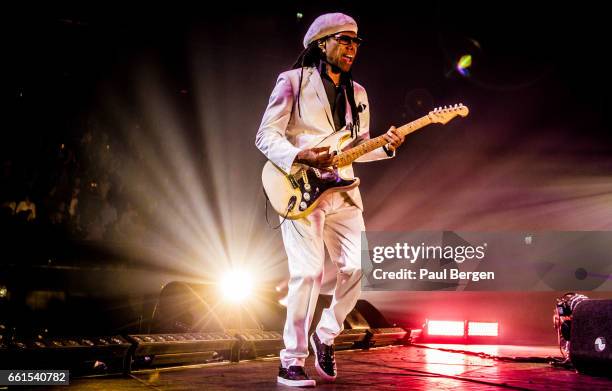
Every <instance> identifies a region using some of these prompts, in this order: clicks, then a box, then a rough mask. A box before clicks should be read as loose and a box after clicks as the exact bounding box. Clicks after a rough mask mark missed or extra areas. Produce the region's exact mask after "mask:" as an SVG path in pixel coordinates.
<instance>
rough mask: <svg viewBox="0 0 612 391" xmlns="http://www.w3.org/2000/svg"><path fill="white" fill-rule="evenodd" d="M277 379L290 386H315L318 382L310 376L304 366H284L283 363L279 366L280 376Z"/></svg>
mask: <svg viewBox="0 0 612 391" xmlns="http://www.w3.org/2000/svg"><path fill="white" fill-rule="evenodd" d="M276 381H277V382H278V383H280V384H284V385H286V386H290V387H314V386H316V385H317V383H316V382H315V381H314V380H313V379H310V378H309V377H308V375H307V374H306V371H304V367H299V366H291V367H289V368H283V366H282V365H281V366H280V367H279V368H278V377H277V378H276Z"/></svg>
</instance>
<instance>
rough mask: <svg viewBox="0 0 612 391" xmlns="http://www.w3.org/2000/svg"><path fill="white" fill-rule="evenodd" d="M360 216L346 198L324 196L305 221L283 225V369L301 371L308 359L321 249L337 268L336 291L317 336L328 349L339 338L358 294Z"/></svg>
mask: <svg viewBox="0 0 612 391" xmlns="http://www.w3.org/2000/svg"><path fill="white" fill-rule="evenodd" d="M364 230H365V226H364V223H363V216H362V212H361V210H360V209H359V208H357V207H356V206H355V205H354V204H353V203H352V202H351V201H350V199H349V198H348V196H347V195H346V194H345V193H338V192H336V193H331V194H328V195H326V196H325V197H323V198H322V199H321V201H320V203H319V205H317V207H316V208H315V209H314V210H313V211H312V213H310V214H309V215H308V216H307V217H305V218H303V219H300V220H294V221H293V224H292V222H291V221H289V220H287V221H285V222H284V223H283V224H282V233H283V242H284V244H285V250H286V251H287V257H288V260H289V292H288V296H287V320H286V322H285V329H284V333H283V338H284V342H285V349H283V350H281V352H280V359H281V364H282V366H283V367H284V368H288V367H289V366H293V365H296V366H304V362H305V360H306V357H308V337H309V336H308V331H309V329H310V324H311V323H312V316H313V313H314V310H315V307H316V304H317V298H318V297H319V290H320V288H321V282H322V280H323V266H324V262H325V247H327V251H328V252H329V255H330V257H331V260H332V262H334V264H335V265H336V267H337V269H338V273H337V275H336V287H335V290H334V295H333V299H332V302H331V305H330V307H329V308H326V309H324V310H323V313H322V315H321V320H320V321H319V324H318V325H317V327H316V333H317V335H318V336H319V338H320V339H321V342H323V343H324V344H327V345H330V344H332V343H333V341H334V338H335V337H336V336H337V335H338V334H340V332H341V331H342V329H343V325H344V318H346V316H347V315H348V313H349V312H350V311H351V310H352V309H353V307H354V306H355V303H356V302H357V299H358V298H359V294H360V293H361V282H360V280H361V275H362V273H361V259H360V250H361V232H362V231H364Z"/></svg>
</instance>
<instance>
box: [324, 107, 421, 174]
mask: <svg viewBox="0 0 612 391" xmlns="http://www.w3.org/2000/svg"><path fill="white" fill-rule="evenodd" d="M431 123H432V121H431V119H430V118H429V116H427V115H425V116H423V117H421V118H419V119H416V120H414V121H412V122H409V123H407V124H406V125H403V126H400V127H399V128H397V131H398V132H399V133H400V134H401V135H403V136H406V135H408V134H410V133H412V132H414V131H416V130H418V129H421V128H422V127H424V126H427V125H429V124H431ZM386 144H387V141H386V140H385V139H384V138H383V136H378V137H375V138H373V139H370V140H367V141H366V142H364V143H361V144H359V145H357V146H356V147H353V148H350V149H347V150H346V151H344V152H342V153H340V154H338V156H336V159H335V164H336V165H337V166H348V165H349V164H351V163H352V162H354V161H355V160H357V159H358V158H359V157H361V156H363V155H365V154H366V153H368V152H371V151H373V150H375V149H377V148H380V147H382V146H383V145H386Z"/></svg>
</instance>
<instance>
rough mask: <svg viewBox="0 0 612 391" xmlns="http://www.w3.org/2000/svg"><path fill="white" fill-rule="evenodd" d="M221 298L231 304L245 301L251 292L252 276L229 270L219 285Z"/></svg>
mask: <svg viewBox="0 0 612 391" xmlns="http://www.w3.org/2000/svg"><path fill="white" fill-rule="evenodd" d="M219 288H220V290H221V293H222V294H223V298H224V299H225V300H227V301H230V302H233V303H240V302H243V301H245V300H246V299H247V298H248V297H249V296H250V295H251V292H252V290H253V278H252V275H251V274H250V273H248V272H246V271H244V270H231V271H228V272H226V273H225V274H224V275H223V278H222V279H221V281H220V283H219Z"/></svg>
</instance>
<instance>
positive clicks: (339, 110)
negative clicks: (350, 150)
mask: <svg viewBox="0 0 612 391" xmlns="http://www.w3.org/2000/svg"><path fill="white" fill-rule="evenodd" d="M360 43H361V39H360V38H358V36H357V23H356V22H355V20H353V18H351V17H350V16H347V15H344V14H340V13H333V14H325V15H321V16H319V17H318V18H317V19H315V21H314V22H313V23H312V25H311V26H310V28H309V29H308V32H307V33H306V35H305V37H304V48H305V49H304V51H302V53H301V55H300V56H299V58H298V60H297V61H296V64H295V65H294V67H293V69H292V70H290V71H287V72H284V73H282V74H280V76H279V77H278V80H277V83H276V87H275V88H274V90H273V91H272V95H271V96H270V101H269V104H268V107H267V109H266V112H265V114H264V116H263V120H262V123H261V126H260V128H259V131H258V132H257V137H256V145H257V147H258V148H259V149H260V150H261V151H262V152H263V153H264V155H265V156H266V157H267V158H268V159H269V160H270V161H271V162H272V163H274V164H275V165H276V166H277V167H278V168H280V169H281V170H283V171H285V172H290V171H291V167H292V165H293V164H303V165H307V166H311V167H316V168H320V169H324V168H327V167H330V166H331V165H332V164H333V158H334V156H333V154H332V153H330V152H329V150H328V148H312V147H311V146H313V145H316V144H317V141H318V140H322V139H323V138H325V137H326V136H329V135H330V134H332V133H334V132H336V131H340V130H344V129H348V130H351V135H352V137H353V139H354V141H353V143H352V145H353V146H354V145H358V144H360V143H362V142H364V141H365V140H367V139H368V138H369V126H370V114H369V103H368V98H367V94H366V91H365V89H364V88H363V87H362V86H361V85H359V84H357V83H356V82H354V81H353V80H352V77H351V73H350V70H351V67H352V65H353V62H354V61H355V57H356V55H357V51H358V48H359V45H360ZM384 137H385V140H386V141H387V142H388V144H387V145H386V146H384V147H381V148H378V149H376V150H374V151H371V152H369V153H367V154H365V155H363V156H362V157H361V158H359V159H358V160H356V161H359V162H363V161H372V160H379V159H385V158H389V157H392V156H394V155H395V149H396V148H397V147H399V146H400V145H401V144H402V143H403V141H404V138H403V136H401V135H400V134H399V133H397V132H396V131H395V128H394V127H391V128H390V129H389V131H388V132H387V133H386V134H385V136H384ZM350 174H352V172H351V173H350ZM362 210H363V204H362V202H361V196H360V194H359V190H358V188H353V189H351V190H349V191H346V192H333V193H328V194H326V195H324V196H322V198H321V200H320V202H319V204H318V205H317V206H316V207H315V208H314V209H313V210H312V211H311V213H309V214H308V215H307V216H306V217H303V218H300V219H297V220H294V221H290V220H284V219H283V217H282V216H281V221H283V220H284V222H283V223H282V225H281V226H282V235H283V242H284V245H285V250H286V252H287V257H288V263H289V292H288V296H287V320H286V323H285V328H284V335H283V338H284V342H285V349H283V350H282V351H281V352H280V359H281V366H280V368H279V374H278V378H277V380H278V382H279V383H282V384H285V385H289V386H302V387H303V386H314V385H315V381H314V380H312V379H310V378H309V377H308V375H307V374H306V372H305V370H304V364H305V360H306V357H307V356H308V342H309V341H310V344H311V346H312V348H313V351H314V352H315V368H316V370H317V372H318V374H319V375H320V376H321V378H322V379H323V380H327V381H333V380H334V379H335V378H336V375H337V372H336V363H335V358H334V338H335V337H336V336H337V335H338V334H339V333H340V332H341V331H342V328H343V322H344V319H345V317H346V315H347V314H348V313H349V312H350V311H351V310H352V309H353V307H354V306H355V303H356V302H357V299H358V298H359V294H360V292H361V285H360V279H361V275H362V273H361V262H360V242H361V232H362V231H364V230H365V226H364V223H363V217H362ZM325 248H327V251H328V252H329V255H330V257H331V260H332V261H333V262H334V263H335V265H336V266H337V268H338V274H337V279H336V287H335V290H334V295H333V299H332V302H331V305H330V307H329V308H326V309H325V310H323V314H322V316H321V320H320V322H319V324H318V325H317V327H316V330H315V332H314V333H313V334H312V336H310V338H309V335H308V331H309V329H310V325H311V321H312V316H313V312H314V310H315V307H316V303H317V298H318V296H319V290H320V287H321V282H322V279H323V266H324V261H325Z"/></svg>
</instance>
